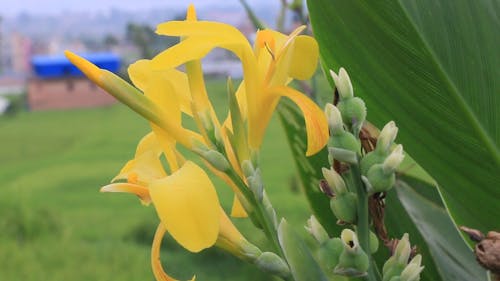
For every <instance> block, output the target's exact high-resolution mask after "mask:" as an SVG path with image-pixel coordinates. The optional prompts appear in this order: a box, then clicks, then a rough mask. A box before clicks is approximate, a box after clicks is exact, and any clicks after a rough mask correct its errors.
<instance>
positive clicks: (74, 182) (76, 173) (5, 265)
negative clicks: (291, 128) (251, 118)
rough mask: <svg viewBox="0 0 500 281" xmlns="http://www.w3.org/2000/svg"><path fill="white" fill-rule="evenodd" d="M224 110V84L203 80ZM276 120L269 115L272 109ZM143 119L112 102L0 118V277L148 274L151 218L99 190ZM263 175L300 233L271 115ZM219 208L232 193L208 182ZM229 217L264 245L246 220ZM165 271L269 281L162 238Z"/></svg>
mask: <svg viewBox="0 0 500 281" xmlns="http://www.w3.org/2000/svg"><path fill="white" fill-rule="evenodd" d="M208 87H209V92H211V93H217V94H213V96H212V97H211V98H212V101H213V103H214V104H215V106H216V107H217V108H218V110H219V112H218V113H220V114H221V115H222V112H224V111H225V101H226V94H225V83H224V82H222V81H209V83H208ZM275 117H276V116H275ZM146 132H148V124H147V123H146V122H145V121H144V120H143V119H141V118H140V117H139V116H137V115H136V114H135V113H133V112H132V111H130V110H129V109H128V108H126V107H124V106H122V105H115V106H112V107H107V108H99V109H85V110H72V111H53V112H27V113H20V114H17V115H15V116H8V117H0V182H1V186H0V280H2V281H7V280H23V281H31V280H33V281H34V280H37V281H40V280H51V281H59V280H61V281H62V280H65V281H66V280H73V281H76V280H110V281H112V280H120V281H126V280H153V279H154V278H153V275H152V273H151V270H150V262H149V255H150V244H151V240H152V236H153V233H154V230H155V228H156V224H157V222H158V219H157V218H156V214H155V212H154V209H153V208H152V207H144V206H142V205H141V204H140V203H139V201H138V200H137V199H136V198H135V197H134V196H132V195H128V194H103V193H99V192H98V190H99V188H100V187H101V186H102V185H104V184H106V183H108V182H109V180H110V179H111V178H112V177H113V176H114V175H115V174H116V173H117V172H118V171H119V170H120V168H121V167H122V165H123V164H124V163H125V162H126V161H127V160H128V159H129V158H130V157H132V156H133V153H134V151H135V146H136V144H137V142H138V140H139V139H140V138H141V137H142V136H143V135H144V134H145V133H146ZM261 159H262V164H263V176H264V180H265V183H266V186H267V191H268V193H269V196H270V198H271V200H272V202H273V203H274V205H275V207H276V209H277V211H278V214H279V216H285V217H287V219H288V220H289V221H290V222H291V223H292V224H293V225H294V226H295V227H296V228H297V230H298V231H299V232H304V230H303V227H302V226H303V225H304V223H305V221H306V219H307V217H308V214H309V211H308V207H307V203H306V202H305V199H304V197H303V196H301V194H300V191H299V190H297V189H298V183H296V181H295V178H294V170H295V167H294V164H293V162H292V159H291V155H290V152H289V149H288V143H287V142H286V139H285V136H284V133H283V130H282V128H281V125H280V124H279V122H278V120H277V118H274V119H273V120H272V122H271V124H270V126H269V128H268V130H267V135H266V139H265V141H264V146H263V149H262V153H261ZM215 182H216V186H217V188H218V189H217V192H218V193H219V195H220V198H221V201H222V203H223V206H224V207H225V209H226V210H229V207H230V203H231V198H232V194H231V192H230V189H229V188H228V187H227V186H225V185H224V184H222V183H221V182H220V181H217V180H216V181H215ZM235 223H236V224H237V225H238V227H239V228H240V229H241V230H242V232H243V233H244V234H245V236H246V237H247V238H248V239H249V240H250V241H252V242H254V243H256V244H258V245H260V246H261V247H263V248H264V249H265V248H266V245H265V243H264V236H263V235H262V233H260V231H257V230H255V229H254V228H253V226H252V225H251V224H250V222H249V221H248V220H245V219H237V220H235ZM162 260H163V264H164V267H165V268H166V270H167V271H168V272H169V273H171V274H172V275H173V276H174V277H176V278H177V279H180V280H187V279H189V278H191V277H192V275H193V274H196V276H197V280H227V279H230V280H272V279H270V278H269V277H267V276H266V275H264V274H262V273H260V272H259V270H257V269H256V268H254V267H253V266H251V265H246V264H244V263H243V262H241V261H239V260H237V259H236V258H233V257H232V256H230V255H227V254H226V253H224V252H222V251H220V250H218V249H208V250H205V251H203V252H202V253H200V254H196V255H195V254H191V253H188V252H187V251H185V250H184V249H182V248H181V247H179V246H177V245H176V244H175V243H174V242H173V241H172V239H171V238H170V237H167V238H166V239H165V241H164V247H163V249H162Z"/></svg>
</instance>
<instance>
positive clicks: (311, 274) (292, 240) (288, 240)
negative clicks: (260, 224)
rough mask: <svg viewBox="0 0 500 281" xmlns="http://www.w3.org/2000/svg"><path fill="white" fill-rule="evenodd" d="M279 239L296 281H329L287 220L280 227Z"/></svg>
mask: <svg viewBox="0 0 500 281" xmlns="http://www.w3.org/2000/svg"><path fill="white" fill-rule="evenodd" d="M278 237H279V241H280V245H281V249H283V252H284V253H285V258H286V260H287V262H288V264H289V265H290V271H291V273H292V276H293V279H294V280H295V281H328V278H327V277H326V276H325V274H324V273H323V271H322V270H321V268H320V267H319V265H318V263H317V262H316V261H315V260H314V258H313V256H312V254H311V252H310V251H309V248H308V247H307V246H306V244H305V243H304V242H303V241H302V240H301V239H300V238H299V236H298V235H297V234H296V233H295V232H294V231H293V229H292V227H290V226H289V225H288V223H287V222H286V220H285V219H282V220H281V222H280V225H279V227H278Z"/></svg>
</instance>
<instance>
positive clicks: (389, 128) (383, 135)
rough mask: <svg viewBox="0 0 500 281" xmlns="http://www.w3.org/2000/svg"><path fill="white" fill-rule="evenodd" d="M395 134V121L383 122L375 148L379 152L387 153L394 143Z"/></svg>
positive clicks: (396, 129)
mask: <svg viewBox="0 0 500 281" xmlns="http://www.w3.org/2000/svg"><path fill="white" fill-rule="evenodd" d="M397 134H398V127H396V123H394V121H390V122H389V123H387V124H385V126H384V128H382V131H381V132H380V135H379V137H378V139H377V147H376V148H375V149H376V150H378V151H380V152H386V153H389V148H390V147H391V145H392V144H393V143H394V140H395V139H396V135H397Z"/></svg>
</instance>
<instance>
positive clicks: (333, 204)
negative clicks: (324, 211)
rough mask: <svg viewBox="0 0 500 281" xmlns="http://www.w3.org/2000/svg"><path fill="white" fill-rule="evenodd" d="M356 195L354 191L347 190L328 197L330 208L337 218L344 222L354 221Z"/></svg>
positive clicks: (355, 217) (356, 204) (355, 216)
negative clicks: (330, 197)
mask: <svg viewBox="0 0 500 281" xmlns="http://www.w3.org/2000/svg"><path fill="white" fill-rule="evenodd" d="M357 206H358V197H357V195H356V194H355V193H352V192H347V193H343V194H339V195H338V196H337V195H336V196H335V197H333V198H332V199H330V209H331V210H332V212H333V214H334V215H335V217H337V219H339V220H340V221H342V222H346V223H356V219H357V214H358V211H357V210H358V209H357Z"/></svg>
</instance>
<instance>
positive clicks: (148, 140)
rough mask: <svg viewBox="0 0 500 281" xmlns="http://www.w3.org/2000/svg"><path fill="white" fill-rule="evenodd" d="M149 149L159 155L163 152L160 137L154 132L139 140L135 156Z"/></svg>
mask: <svg viewBox="0 0 500 281" xmlns="http://www.w3.org/2000/svg"><path fill="white" fill-rule="evenodd" d="M148 151H152V152H154V153H156V154H157V155H158V156H160V154H161V148H160V144H159V142H158V138H157V137H156V135H155V134H154V133H153V132H150V133H148V134H147V135H145V136H144V137H142V139H141V140H140V141H139V144H138V145H137V148H136V150H135V156H136V157H137V156H139V155H141V154H144V153H146V152H148Z"/></svg>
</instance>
